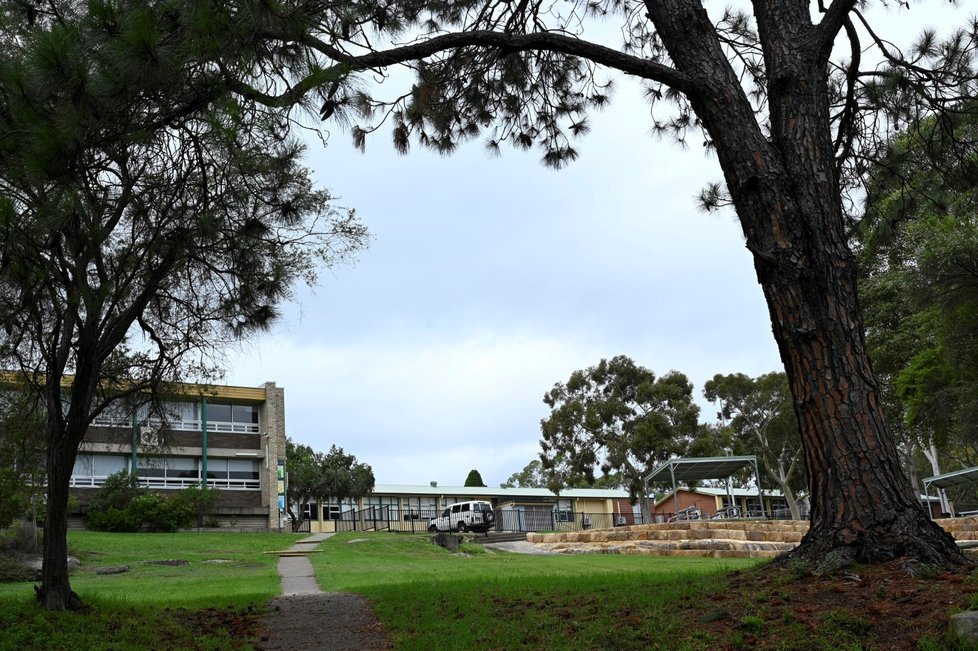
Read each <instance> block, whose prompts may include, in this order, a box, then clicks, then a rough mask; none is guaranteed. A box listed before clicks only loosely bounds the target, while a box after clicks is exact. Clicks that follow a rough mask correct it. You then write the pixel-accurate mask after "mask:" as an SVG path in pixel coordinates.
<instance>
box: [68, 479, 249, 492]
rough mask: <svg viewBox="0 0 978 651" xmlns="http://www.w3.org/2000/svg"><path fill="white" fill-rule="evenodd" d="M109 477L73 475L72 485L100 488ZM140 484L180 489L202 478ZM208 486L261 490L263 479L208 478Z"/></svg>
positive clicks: (196, 482)
mask: <svg viewBox="0 0 978 651" xmlns="http://www.w3.org/2000/svg"><path fill="white" fill-rule="evenodd" d="M106 479H108V477H106V476H98V477H72V478H71V483H70V486H71V487H72V488H99V487H100V486H102V485H103V484H104V483H105V480H106ZM138 483H139V486H141V487H142V488H157V489H179V488H190V487H191V486H200V480H199V479H194V478H193V477H173V478H166V477H140V478H139V481H138ZM207 487H208V488H219V489H221V490H229V491H253V490H261V480H259V479H208V480H207Z"/></svg>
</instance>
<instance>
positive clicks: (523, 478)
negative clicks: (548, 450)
mask: <svg viewBox="0 0 978 651" xmlns="http://www.w3.org/2000/svg"><path fill="white" fill-rule="evenodd" d="M499 486H500V488H546V487H547V480H546V477H545V475H544V472H543V464H542V463H541V461H540V460H539V459H533V460H532V461H530V462H529V463H528V464H526V465H525V466H523V470H520V471H519V472H514V473H513V474H512V475H510V476H509V479H507V480H506V481H505V482H503V483H502V484H500V485H499Z"/></svg>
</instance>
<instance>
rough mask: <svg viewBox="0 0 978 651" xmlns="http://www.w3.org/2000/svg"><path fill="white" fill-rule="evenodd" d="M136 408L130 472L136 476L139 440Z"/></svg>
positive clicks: (133, 418) (133, 419)
mask: <svg viewBox="0 0 978 651" xmlns="http://www.w3.org/2000/svg"><path fill="white" fill-rule="evenodd" d="M136 422H137V421H136V410H135V409H133V410H132V445H131V446H130V452H129V474H131V475H132V476H133V477H135V476H136V444H137V441H138V440H139V435H138V428H137V425H136Z"/></svg>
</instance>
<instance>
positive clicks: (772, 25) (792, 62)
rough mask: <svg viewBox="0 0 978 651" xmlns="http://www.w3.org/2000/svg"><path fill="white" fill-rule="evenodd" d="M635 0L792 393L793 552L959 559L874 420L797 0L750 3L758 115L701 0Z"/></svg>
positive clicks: (827, 146) (831, 164)
mask: <svg viewBox="0 0 978 651" xmlns="http://www.w3.org/2000/svg"><path fill="white" fill-rule="evenodd" d="M646 7H647V8H648V10H649V14H650V16H651V17H652V19H653V21H654V23H655V25H656V27H657V28H658V31H659V34H660V37H661V38H662V41H663V43H664V44H665V45H666V47H667V49H668V50H669V54H670V56H671V58H672V60H673V61H674V62H676V66H677V67H678V68H680V69H681V70H682V71H683V72H684V73H686V74H687V75H688V76H689V77H690V78H692V79H695V80H696V85H695V87H694V88H692V89H691V91H690V92H688V93H687V97H688V99H689V100H690V103H691V104H692V106H693V109H694V110H695V112H696V114H697V116H698V117H699V118H700V120H702V122H703V124H704V125H705V126H706V128H707V130H708V131H709V133H710V135H711V137H712V138H713V143H714V145H715V147H716V151H717V155H718V157H719V159H720V164H721V168H722V169H723V172H724V177H725V179H726V183H727V188H728V190H729V192H730V195H731V198H732V199H733V202H734V206H735V208H736V210H737V216H738V218H739V219H740V222H741V225H742V227H743V231H744V236H745V238H746V241H747V248H748V249H749V250H750V251H751V252H752V253H753V255H754V266H755V270H756V273H757V278H758V281H759V283H760V285H761V287H762V289H763V292H764V296H765V298H766V300H767V305H768V310H769V312H770V315H771V322H772V329H773V334H774V338H775V341H776V342H777V345H778V349H779V351H780V353H781V359H782V361H783V362H784V364H785V371H786V373H787V376H788V381H789V384H790V386H791V392H792V395H793V397H794V407H795V413H796V415H797V416H798V420H799V426H800V430H801V438H802V445H803V450H804V458H805V464H806V467H807V469H808V478H809V479H808V481H809V494H810V499H811V505H812V510H811V528H810V530H809V532H808V534H807V535H806V536H805V538H804V539H803V541H802V543H801V545H800V546H799V547H798V548H797V549H796V550H795V551H794V552H793V554H794V555H796V556H802V557H806V558H811V559H813V560H815V561H819V562H821V561H823V560H829V559H830V558H831V559H832V563H833V564H834V563H837V562H841V563H842V564H844V563H846V562H849V561H858V562H863V563H872V562H877V561H885V560H888V559H893V558H899V557H910V558H916V559H918V560H920V561H923V562H927V563H933V564H936V565H939V566H942V567H953V566H964V565H967V564H968V563H969V562H968V561H967V560H966V559H965V558H964V556H963V555H962V554H961V552H960V551H959V550H958V549H957V547H956V545H955V543H954V540H953V539H952V538H951V536H950V535H949V534H947V533H946V532H945V531H944V530H942V529H941V528H940V527H939V526H937V525H936V524H935V523H934V522H933V521H932V520H930V518H929V517H928V515H927V514H926V513H925V512H924V509H923V508H922V506H921V504H920V500H919V498H918V497H917V496H915V495H914V492H913V490H912V489H911V486H910V482H909V481H907V479H906V477H905V476H904V473H903V471H902V469H901V468H900V465H899V462H898V456H897V450H896V447H895V445H894V444H893V441H892V439H891V437H890V435H889V434H888V432H887V430H886V426H885V424H884V422H883V411H882V408H881V405H880V401H879V398H878V395H879V394H878V388H877V384H876V379H875V376H874V375H873V371H872V369H871V368H870V363H869V357H868V355H867V351H866V346H865V340H864V334H863V323H862V316H861V312H860V308H859V305H858V301H857V297H856V263H855V259H854V257H853V255H852V253H851V251H850V250H849V247H848V243H847V238H846V232H845V222H844V218H843V211H842V207H841V199H840V193H839V186H838V182H837V179H836V175H835V159H834V148H833V146H832V140H831V132H830V120H829V107H828V89H827V76H826V69H825V68H826V65H825V61H826V57H827V54H826V53H825V48H824V47H823V44H822V43H821V41H819V40H818V34H817V32H816V31H815V30H814V28H813V26H812V24H811V17H810V15H809V8H808V3H797V2H788V1H777V0H774V1H772V2H769V3H767V4H763V3H755V4H754V7H755V16H756V18H757V22H758V30H759V35H760V37H761V41H762V43H763V44H764V55H765V68H766V71H767V77H768V87H767V93H768V107H769V112H770V113H769V115H768V116H767V118H768V121H769V127H768V129H767V130H763V129H761V127H760V126H759V125H758V121H757V116H756V115H755V113H754V110H753V107H752V106H751V104H750V102H749V101H748V100H747V97H746V96H745V94H744V91H743V89H742V87H741V84H740V80H739V78H738V76H737V74H736V73H735V71H734V70H733V69H732V68H731V67H730V64H729V63H728V61H727V58H726V56H725V54H724V52H723V50H722V48H721V47H720V45H719V43H718V42H717V40H716V33H715V31H714V30H713V26H712V23H711V22H710V18H709V16H708V15H707V13H706V11H704V10H703V8H702V7H701V6H699V3H689V2H684V1H682V0H657V1H655V2H653V1H651V0H649V1H648V2H646Z"/></svg>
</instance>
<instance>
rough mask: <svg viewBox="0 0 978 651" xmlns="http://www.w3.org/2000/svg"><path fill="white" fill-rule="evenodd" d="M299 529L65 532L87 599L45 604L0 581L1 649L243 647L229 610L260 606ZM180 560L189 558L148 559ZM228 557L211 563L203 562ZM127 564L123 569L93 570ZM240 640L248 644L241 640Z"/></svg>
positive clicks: (76, 584) (28, 590)
mask: <svg viewBox="0 0 978 651" xmlns="http://www.w3.org/2000/svg"><path fill="white" fill-rule="evenodd" d="M299 538H301V536H292V535H270V534H246V533H201V534H198V533H177V534H116V533H96V532H71V533H70V534H69V548H70V553H71V554H72V555H74V556H77V557H78V559H79V560H80V561H81V563H82V565H81V567H80V568H79V569H78V570H76V571H75V572H74V573H73V574H72V577H71V585H72V588H73V589H74V590H75V592H77V593H78V594H79V596H80V597H81V598H82V600H83V601H84V602H85V603H86V604H87V605H88V606H89V608H88V609H86V610H85V611H83V612H79V613H51V612H46V611H44V610H43V609H41V608H40V607H39V606H38V605H37V604H36V602H35V600H34V591H33V585H34V584H33V583H0V631H3V634H2V635H0V650H6V649H25V648H44V649H114V650H122V649H202V650H203V649H208V650H209V649H230V648H239V646H240V644H241V642H245V643H246V642H247V641H246V640H239V639H236V638H237V637H238V636H236V635H235V631H234V628H233V625H232V624H233V618H231V619H229V618H228V616H227V615H228V613H229V612H237V613H241V612H244V613H249V612H250V613H251V614H252V616H253V615H254V614H256V613H257V608H260V607H262V606H263V605H264V604H265V603H266V602H267V601H268V600H269V599H271V598H272V597H274V596H276V595H278V594H279V591H280V586H281V583H280V579H279V576H278V572H277V563H278V557H277V556H274V555H271V554H263V553H262V552H265V551H273V550H279V549H284V548H286V547H289V546H291V545H292V543H293V542H294V541H295V540H297V539H299ZM159 560H185V561H188V564H187V565H180V566H167V565H158V564H154V563H153V562H152V561H159ZM214 560H220V561H227V562H220V563H211V562H205V561H214ZM110 565H127V566H129V571H128V572H126V573H124V574H114V575H98V574H96V572H95V571H96V569H97V568H100V567H106V566H110ZM241 648H248V646H247V644H245V646H243V647H241Z"/></svg>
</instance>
